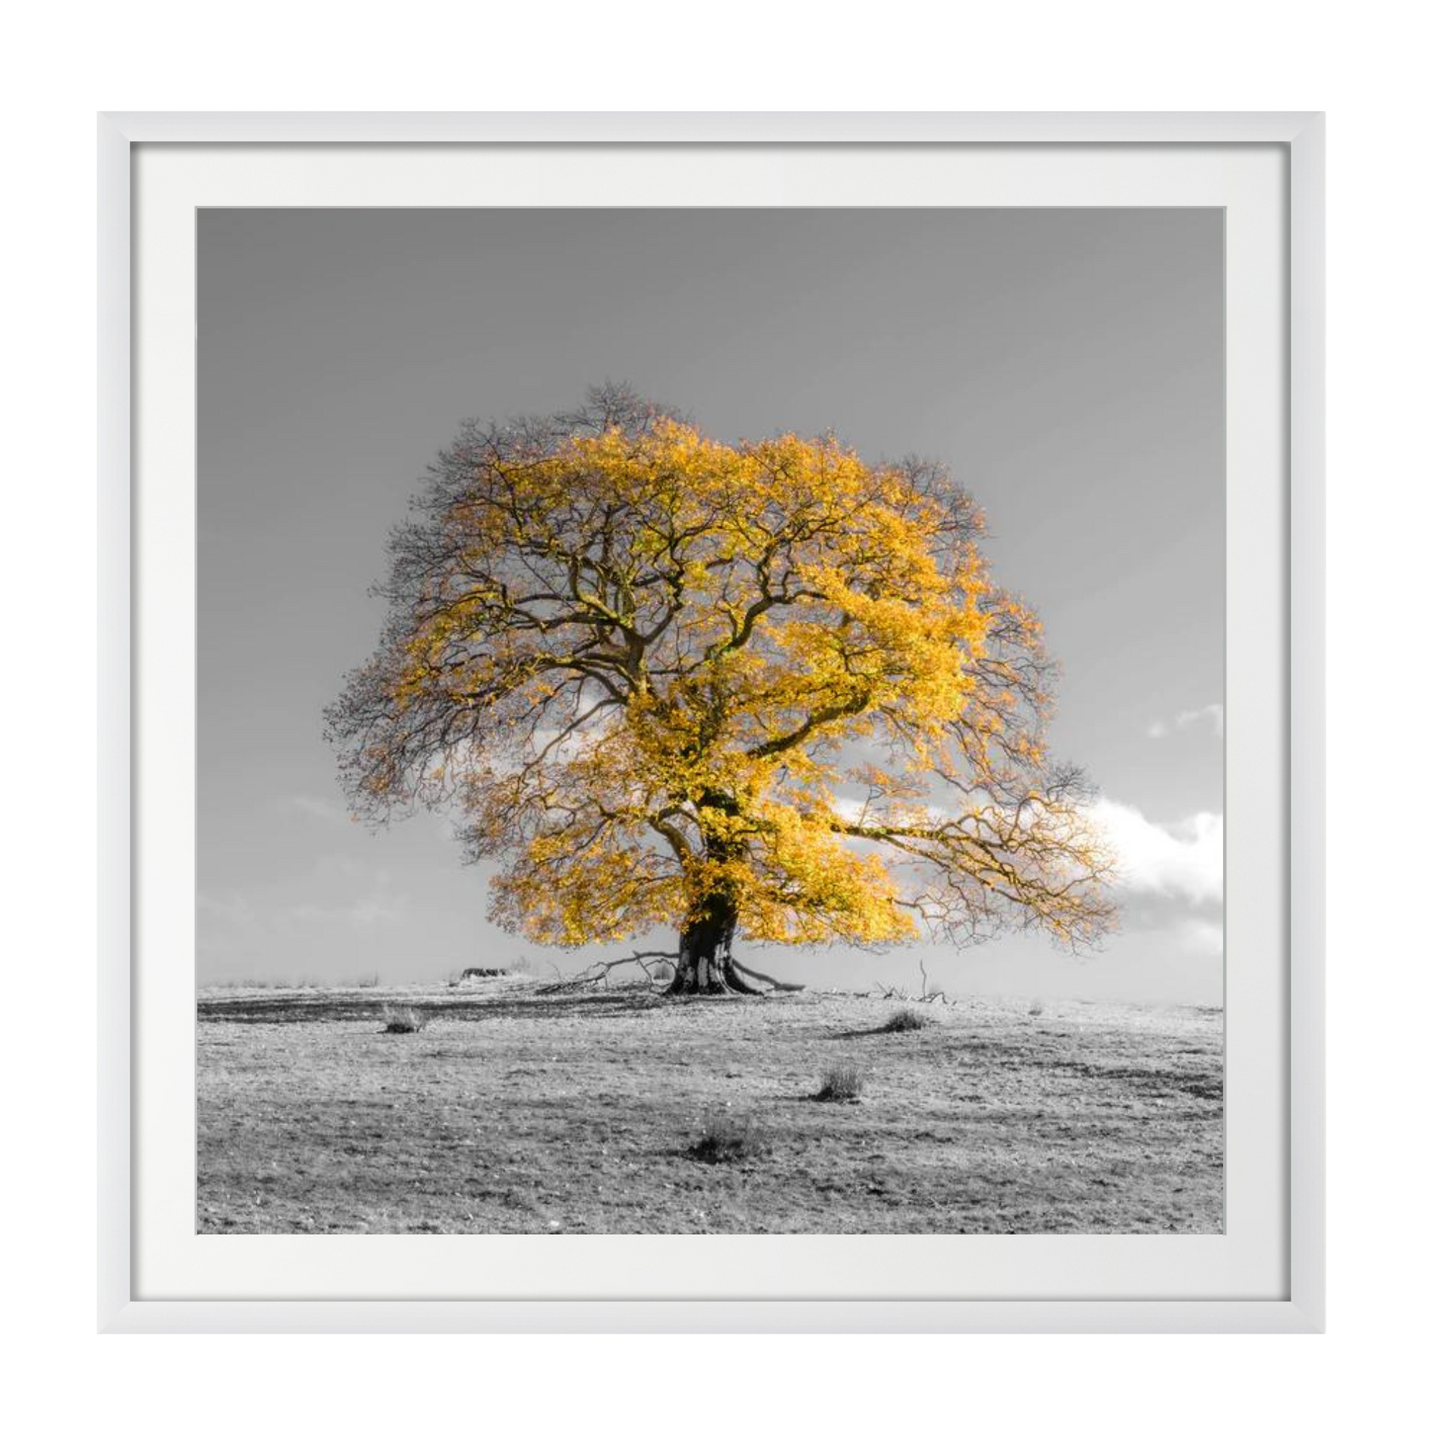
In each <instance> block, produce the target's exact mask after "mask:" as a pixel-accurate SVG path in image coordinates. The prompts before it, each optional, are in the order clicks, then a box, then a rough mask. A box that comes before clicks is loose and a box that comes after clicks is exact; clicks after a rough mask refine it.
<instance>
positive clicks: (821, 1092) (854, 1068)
mask: <svg viewBox="0 0 1445 1445" xmlns="http://www.w3.org/2000/svg"><path fill="white" fill-rule="evenodd" d="M813 1097H814V1098H815V1099H817V1100H819V1101H821V1102H831V1101H833V1100H850V1099H861V1098H862V1097H863V1070H862V1069H861V1068H860V1067H859V1066H858V1065H857V1064H831V1065H829V1067H828V1068H827V1069H826V1070H824V1073H823V1083H822V1085H821V1087H820V1088H819V1089H818V1092H817V1093H816V1094H814V1095H813Z"/></svg>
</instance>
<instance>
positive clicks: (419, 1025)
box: [362, 984, 426, 1034]
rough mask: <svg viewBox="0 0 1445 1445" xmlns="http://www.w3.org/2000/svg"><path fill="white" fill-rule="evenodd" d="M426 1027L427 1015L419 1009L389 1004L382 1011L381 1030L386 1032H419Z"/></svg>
mask: <svg viewBox="0 0 1445 1445" xmlns="http://www.w3.org/2000/svg"><path fill="white" fill-rule="evenodd" d="M362 987H363V988H364V987H366V985H365V984H363V985H362ZM425 1027H426V1015H425V1014H423V1013H422V1012H421V1011H420V1010H419V1009H414V1008H397V1007H395V1006H394V1005H392V1004H387V1006H386V1007H385V1008H384V1009H382V1011H381V1031H382V1033H384V1034H419V1033H420V1032H421V1031H422V1030H423V1029H424V1028H425Z"/></svg>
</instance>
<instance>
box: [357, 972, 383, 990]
mask: <svg viewBox="0 0 1445 1445" xmlns="http://www.w3.org/2000/svg"><path fill="white" fill-rule="evenodd" d="M380 983H381V975H380V974H379V973H368V974H365V975H364V976H363V977H361V978H359V979H357V980H356V986H357V988H377V987H378V986H379V985H380Z"/></svg>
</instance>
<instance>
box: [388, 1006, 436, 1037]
mask: <svg viewBox="0 0 1445 1445" xmlns="http://www.w3.org/2000/svg"><path fill="white" fill-rule="evenodd" d="M425 1027H426V1019H425V1018H423V1016H422V1015H421V1014H420V1013H418V1012H417V1010H416V1009H414V1008H393V1007H392V1006H391V1005H390V1004H388V1005H387V1006H386V1007H385V1008H384V1009H382V1011H381V1031H382V1033H384V1034H419V1033H420V1032H421V1031H422V1030H423V1029H424V1028H425Z"/></svg>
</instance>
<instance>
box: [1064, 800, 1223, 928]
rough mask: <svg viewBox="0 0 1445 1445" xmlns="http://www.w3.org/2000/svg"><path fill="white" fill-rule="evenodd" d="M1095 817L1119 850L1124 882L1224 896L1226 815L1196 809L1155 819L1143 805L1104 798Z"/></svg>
mask: <svg viewBox="0 0 1445 1445" xmlns="http://www.w3.org/2000/svg"><path fill="white" fill-rule="evenodd" d="M1090 811H1091V813H1092V815H1093V818H1094V821H1095V823H1096V824H1097V825H1098V827H1099V829H1100V831H1101V832H1102V833H1103V834H1104V835H1105V837H1106V838H1107V839H1108V841H1109V842H1110V843H1111V844H1112V845H1113V847H1114V850H1115V851H1116V852H1117V854H1118V856H1119V885H1120V887H1121V888H1122V889H1123V890H1124V891H1125V892H1128V893H1153V894H1162V895H1165V896H1167V897H1173V898H1182V899H1187V900H1189V901H1190V902H1191V903H1196V904H1200V903H1211V902H1218V901H1221V900H1222V899H1223V898H1224V815H1223V814H1222V813H1195V814H1194V815H1193V816H1191V817H1188V818H1184V819H1182V820H1181V821H1179V822H1177V823H1172V824H1167V825H1165V824H1160V823H1152V822H1150V821H1149V819H1148V818H1146V817H1145V816H1144V815H1143V813H1141V812H1140V811H1139V809H1138V808H1135V807H1131V806H1130V805H1129V804H1128V803H1116V802H1115V801H1113V799H1111V798H1100V799H1099V800H1098V801H1097V802H1096V803H1093V804H1092V805H1091V807H1090Z"/></svg>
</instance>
